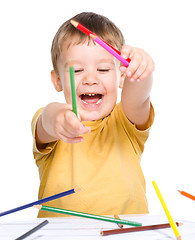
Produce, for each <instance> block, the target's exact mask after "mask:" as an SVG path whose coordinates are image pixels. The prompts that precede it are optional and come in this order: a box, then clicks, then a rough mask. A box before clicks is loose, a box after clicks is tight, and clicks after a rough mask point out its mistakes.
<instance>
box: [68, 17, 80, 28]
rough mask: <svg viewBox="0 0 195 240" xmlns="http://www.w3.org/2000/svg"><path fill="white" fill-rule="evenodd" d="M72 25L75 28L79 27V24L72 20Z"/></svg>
mask: <svg viewBox="0 0 195 240" xmlns="http://www.w3.org/2000/svg"><path fill="white" fill-rule="evenodd" d="M70 23H71V24H72V25H73V26H74V27H77V26H78V24H79V23H78V22H76V21H75V20H73V19H72V20H70Z"/></svg>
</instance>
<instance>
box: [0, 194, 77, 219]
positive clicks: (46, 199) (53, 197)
mask: <svg viewBox="0 0 195 240" xmlns="http://www.w3.org/2000/svg"><path fill="white" fill-rule="evenodd" d="M79 190H80V189H71V190H68V191H65V192H61V193H58V194H55V195H52V196H50V197H46V198H43V199H40V200H38V201H35V202H31V203H28V204H26V205H23V206H20V207H17V208H13V209H11V210H8V211H5V212H1V213H0V217H2V216H4V215H7V214H10V213H14V212H17V211H21V210H23V209H26V208H29V207H33V206H34V205H37V204H42V203H46V202H49V201H52V200H55V199H57V198H61V197H64V196H67V195H70V194H73V193H76V192H77V191H79Z"/></svg>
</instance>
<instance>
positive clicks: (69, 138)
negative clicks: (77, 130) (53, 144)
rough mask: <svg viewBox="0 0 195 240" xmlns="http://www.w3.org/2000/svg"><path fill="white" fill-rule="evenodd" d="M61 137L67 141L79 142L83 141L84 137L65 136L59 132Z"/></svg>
mask: <svg viewBox="0 0 195 240" xmlns="http://www.w3.org/2000/svg"><path fill="white" fill-rule="evenodd" d="M59 139H60V140H62V141H63V142H66V143H79V142H82V141H83V137H80V136H79V137H74V138H71V137H67V136H64V135H63V134H59Z"/></svg>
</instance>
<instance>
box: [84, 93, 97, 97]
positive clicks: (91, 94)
mask: <svg viewBox="0 0 195 240" xmlns="http://www.w3.org/2000/svg"><path fill="white" fill-rule="evenodd" d="M85 95H88V96H90V97H91V96H95V93H89V94H85Z"/></svg>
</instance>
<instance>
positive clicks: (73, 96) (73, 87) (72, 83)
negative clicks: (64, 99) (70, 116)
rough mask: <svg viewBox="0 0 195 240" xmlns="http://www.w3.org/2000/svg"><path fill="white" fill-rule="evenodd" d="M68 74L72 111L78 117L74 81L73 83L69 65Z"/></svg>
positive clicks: (72, 69)
mask: <svg viewBox="0 0 195 240" xmlns="http://www.w3.org/2000/svg"><path fill="white" fill-rule="evenodd" d="M69 72H70V86H71V96H72V110H73V112H74V113H75V114H76V116H77V117H78V115H77V103H76V90H75V81H74V68H73V66H72V64H71V63H70V66H69Z"/></svg>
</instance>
